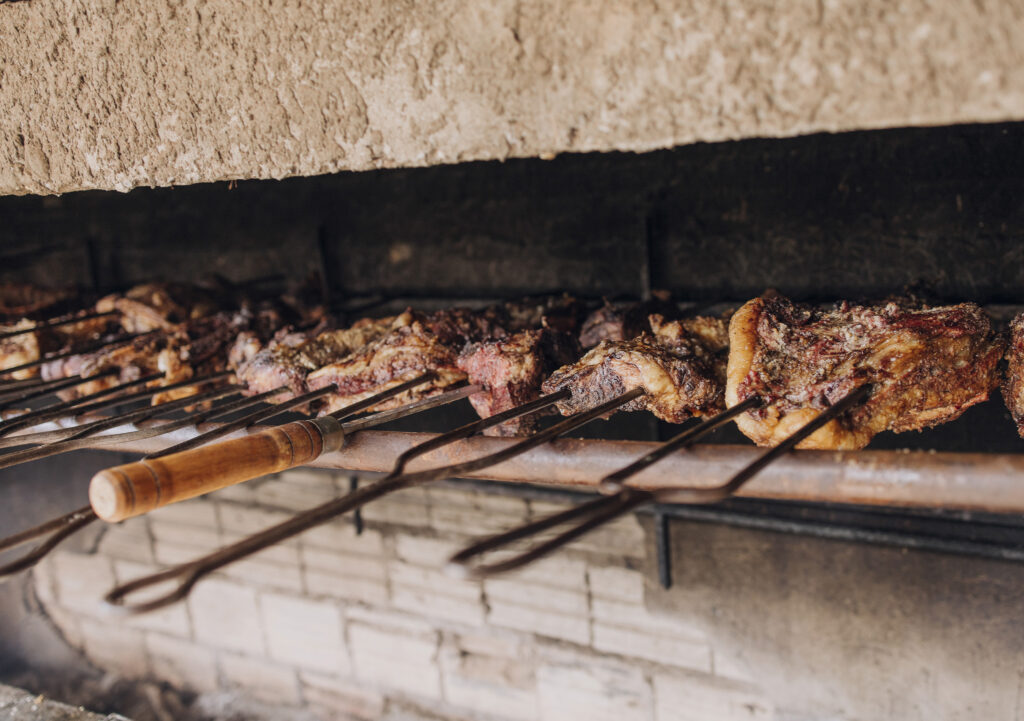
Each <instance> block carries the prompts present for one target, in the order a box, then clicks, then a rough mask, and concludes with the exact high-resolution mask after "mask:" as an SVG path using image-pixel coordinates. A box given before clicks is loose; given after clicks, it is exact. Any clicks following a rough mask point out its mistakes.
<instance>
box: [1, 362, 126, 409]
mask: <svg viewBox="0 0 1024 721" xmlns="http://www.w3.org/2000/svg"><path fill="white" fill-rule="evenodd" d="M117 372H118V369H116V368H110V369H109V370H105V371H102V372H100V373H97V374H96V375H93V376H88V377H84V376H80V375H77V376H70V377H68V378H54V379H53V380H51V381H43V382H42V383H37V384H35V385H33V386H30V387H29V388H28V390H24V389H21V388H18V389H15V390H13V391H11V392H10V393H0V408H9V407H10V406H12V405H15V404H17V403H24V402H25V401H28V400H32V399H33V398H39V397H41V396H47V395H50V394H51V393H56V392H57V391H62V390H64V389H66V388H73V387H74V386H78V385H82V384H83V383H89V382H90V381H94V380H98V379H100V378H107V377H109V376H112V375H114V374H115V373H117Z"/></svg>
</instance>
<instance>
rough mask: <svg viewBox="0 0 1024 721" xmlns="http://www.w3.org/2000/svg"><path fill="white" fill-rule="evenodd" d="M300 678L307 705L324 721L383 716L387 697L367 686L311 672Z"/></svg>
mask: <svg viewBox="0 0 1024 721" xmlns="http://www.w3.org/2000/svg"><path fill="white" fill-rule="evenodd" d="M299 679H300V681H301V683H302V696H303V698H304V699H305V701H306V703H307V704H308V705H309V707H310V708H311V709H312V710H313V712H314V713H316V714H318V715H319V716H321V718H323V719H325V720H326V719H332V720H333V719H337V718H339V717H342V718H348V717H351V716H354V717H356V718H359V719H377V718H380V717H381V716H382V715H383V714H384V696H383V695H381V694H380V693H379V692H377V691H375V690H373V689H369V688H366V685H365V684H361V683H358V682H352V681H345V680H342V679H338V678H335V677H334V676H325V675H323V674H318V673H311V672H308V671H302V672H301V673H300V674H299Z"/></svg>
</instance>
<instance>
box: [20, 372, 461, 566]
mask: <svg viewBox="0 0 1024 721" xmlns="http://www.w3.org/2000/svg"><path fill="white" fill-rule="evenodd" d="M284 390H286V389H285V388H283V387H282V388H277V389H275V390H272V391H267V392H265V393H261V394H259V395H257V396H251V397H249V398H243V399H241V400H240V401H235V402H234V403H231V404H228V405H226V406H222V407H220V408H218V409H217V410H216V412H215V413H214V414H213V415H211V416H210V417H209V418H208V420H212V419H215V418H218V417H220V416H223V415H226V414H228V413H232V412H235V411H237V410H240V408H241V407H243V406H245V405H251V404H254V403H258V402H261V401H263V400H265V399H266V398H270V397H273V396H275V395H280V393H281V392H282V391H284ZM480 390H481V389H480V387H479V386H475V385H465V386H462V387H460V388H455V389H452V390H449V391H447V392H445V393H442V394H440V395H437V396H431V397H429V398H421V399H420V400H418V401H414V402H412V403H409V404H406V405H404V406H402V407H400V408H393V409H391V410H387V411H381V412H379V413H374V414H371V415H369V416H366V417H364V418H360V419H358V420H355V421H351V422H349V423H346V424H344V425H345V429H346V431H347V432H348V433H355V432H356V431H359V430H365V429H367V428H372V427H374V426H378V425H383V424H385V423H389V422H391V421H394V420H396V419H398V418H404V417H407V416H410V415H413V414H415V413H421V412H423V411H426V410H430V409H431V408H437V407H438V406H442V405H445V404H447V403H451V402H453V401H456V400H458V399H460V398H465V397H466V396H469V395H472V394H473V393H477V392H479V391H480ZM378 402H379V399H378ZM342 412H348V413H354V412H356V411H348V409H342ZM96 520H99V516H97V515H96V513H95V512H94V511H93V510H92V507H91V506H85V507H84V508H79V509H76V510H74V511H71V512H70V513H67V514H64V515H63V516H59V517H57V518H54V519H51V520H49V521H46V522H44V523H41V524H40V525H38V526H35V527H34V528H30V529H28V530H26V531H21V532H19V533H16V534H14V535H13V536H9V537H8V538H5V539H0V553H2V552H4V551H7V550H10V549H12V548H16V547H17V546H21V545H23V544H25V543H28V542H29V541H32V540H34V539H36V538H40V537H42V536H47V535H48V536H49V537H48V538H47V539H46V540H45V541H43V542H42V543H40V544H39V545H38V546H36V547H35V548H33V549H31V550H30V551H28V552H27V553H25V554H24V555H23V556H21V557H20V558H18V559H17V560H15V561H12V562H10V563H8V564H7V565H5V566H0V579H2V578H4V577H6V576H10V575H12V574H15V573H18V572H20V571H24V570H25V569H27V568H31V567H32V566H34V565H36V564H37V563H38V562H39V561H40V560H42V559H43V558H44V557H45V556H46V555H47V554H48V553H50V551H52V550H53V549H54V548H56V547H57V545H58V544H60V543H61V541H63V540H64V539H65V538H67V537H69V536H71V535H72V534H74V533H75V532H77V531H78V530H80V529H82V528H85V527H86V526H88V525H89V524H90V523H92V522H93V521H96Z"/></svg>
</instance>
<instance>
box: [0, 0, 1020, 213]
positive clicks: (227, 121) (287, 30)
mask: <svg viewBox="0 0 1024 721" xmlns="http://www.w3.org/2000/svg"><path fill="white" fill-rule="evenodd" d="M1014 8H1015V3H1014V2H1011V1H1009V0H1003V1H1000V0H994V1H992V2H973V0H949V2H945V3H940V4H938V5H934V4H930V3H928V2H926V0H908V1H907V2H901V3H893V2H890V1H889V0H861V1H857V0H815V1H811V0H805V1H803V2H791V3H781V4H775V3H767V2H755V1H753V0H742V1H740V2H733V3H718V2H714V1H713V0H696V2H686V3H684V2H682V1H681V0H677V1H673V2H667V3H661V4H658V5H655V4H654V3H646V2H639V1H637V2H633V3H628V4H627V3H621V2H612V1H606V2H599V3H592V2H584V1H583V0H553V1H552V2H546V3H521V2H513V0H497V1H496V2H493V3H487V4H486V6H484V5H481V4H478V3H460V2H455V0H428V1H427V2H423V3H417V4H415V5H410V4H401V5H400V6H399V5H395V4H392V3H373V2H360V3H349V2H341V1H340V0H286V1H285V2H280V1H277V0H202V1H200V0H182V1H181V2H171V1H170V0H156V1H155V2H151V3H133V2H116V0H27V1H26V2H17V3H0V23H2V27H3V28H4V32H3V33H2V34H0V57H2V58H3V64H2V65H0V193H2V194H21V193H63V192H68V191H72V190H79V189H86V188H103V189H116V190H128V189H130V188H132V187H135V186H140V185H152V186H168V185H179V184H188V183H199V182H206V181H214V180H223V179H231V178H282V177H285V176H292V175H317V174H323V173H331V172H336V171H339V170H365V169H371V168H382V167H398V166H422V165H432V164H439V163H453V162H460V161H467V160H478V159H503V158H508V157H526V156H540V157H547V156H549V155H553V154H557V153H562V152H577V151H607V150H628V151H646V150H651V149H655V148H666V147H671V146H675V145H681V144H686V143H692V142H695V141H719V140H726V139H733V138H742V137H753V136H790V135H796V134H802V133H810V132H816V131H839V130H849V129H858V128H881V127H894V126H908V125H932V124H954V123H961V122H977V121H997V120H1008V119H1021V118H1024V45H1022V44H1021V43H1019V42H1017V41H1018V40H1019V38H1020V37H1022V36H1024V16H1022V15H1021V13H1019V11H1017V10H1015V9H1014Z"/></svg>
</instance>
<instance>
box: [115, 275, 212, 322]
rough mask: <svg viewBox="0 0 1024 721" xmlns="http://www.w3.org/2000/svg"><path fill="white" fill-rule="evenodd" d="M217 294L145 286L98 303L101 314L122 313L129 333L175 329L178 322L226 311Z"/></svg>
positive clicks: (185, 287) (176, 286)
mask: <svg viewBox="0 0 1024 721" xmlns="http://www.w3.org/2000/svg"><path fill="white" fill-rule="evenodd" d="M225 308H226V306H225V301H224V299H223V298H222V297H220V295H219V294H218V293H215V292H213V291H210V290H207V289H205V288H200V287H198V286H194V285H186V284H184V283H146V284H145V285H138V286H135V287H134V288H132V289H131V290H129V291H127V292H126V293H123V294H121V293H115V294H113V295H108V296H106V297H105V298H101V299H100V300H99V301H97V303H96V310H97V311H98V312H100V313H105V312H109V311H113V310H116V311H120V313H121V326H122V327H123V328H124V329H125V330H126V331H128V332H129V333H146V332H148V331H151V330H168V331H169V330H172V329H173V328H174V326H176V325H178V324H179V323H184V322H185V321H188V320H195V319H197V318H203V317H205V316H208V315H211V314H213V313H216V312H218V311H221V310H225Z"/></svg>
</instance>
